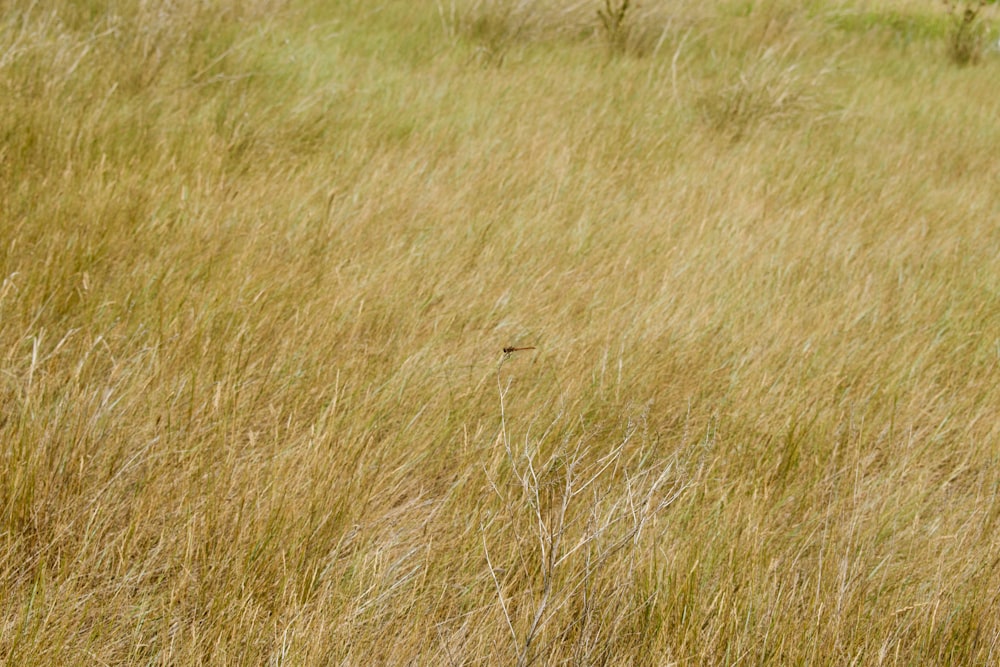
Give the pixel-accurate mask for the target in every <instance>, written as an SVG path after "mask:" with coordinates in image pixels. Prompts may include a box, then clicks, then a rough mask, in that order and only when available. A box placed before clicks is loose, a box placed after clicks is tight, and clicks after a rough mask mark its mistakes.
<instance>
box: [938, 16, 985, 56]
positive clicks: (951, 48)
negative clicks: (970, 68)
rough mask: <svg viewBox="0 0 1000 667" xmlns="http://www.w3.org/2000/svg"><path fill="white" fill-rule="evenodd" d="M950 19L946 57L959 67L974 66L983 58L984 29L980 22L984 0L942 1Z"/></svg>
mask: <svg viewBox="0 0 1000 667" xmlns="http://www.w3.org/2000/svg"><path fill="white" fill-rule="evenodd" d="M942 2H944V4H945V7H947V8H948V14H949V15H950V16H951V18H952V25H951V29H950V30H949V31H948V57H949V58H951V60H952V62H954V63H955V64H956V65H959V66H963V67H964V66H965V65H975V64H976V63H978V62H979V61H980V60H982V57H983V51H984V47H985V44H986V28H985V26H984V25H983V21H982V20H981V14H982V11H983V8H984V7H985V6H986V0H976V1H975V2H969V1H967V0H966V1H964V2H963V1H960V0H942Z"/></svg>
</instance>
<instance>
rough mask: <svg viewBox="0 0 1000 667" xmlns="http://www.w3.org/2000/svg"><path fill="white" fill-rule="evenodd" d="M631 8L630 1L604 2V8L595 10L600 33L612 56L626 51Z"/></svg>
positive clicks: (615, 0) (629, 30) (608, 0)
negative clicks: (599, 21)
mask: <svg viewBox="0 0 1000 667" xmlns="http://www.w3.org/2000/svg"><path fill="white" fill-rule="evenodd" d="M631 8H632V3H631V1H630V0H604V8H603V9H598V10H597V17H598V18H599V19H600V20H601V29H602V33H603V35H604V38H605V40H606V41H607V44H608V49H609V50H610V51H611V53H612V54H613V55H619V54H622V53H625V51H626V50H627V49H628V44H629V33H630V32H631V25H630V23H631V21H630V17H631V12H630V10H631Z"/></svg>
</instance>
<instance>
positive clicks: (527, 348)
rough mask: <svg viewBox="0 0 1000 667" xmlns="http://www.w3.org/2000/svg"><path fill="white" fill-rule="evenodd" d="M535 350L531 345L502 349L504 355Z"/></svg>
mask: <svg viewBox="0 0 1000 667" xmlns="http://www.w3.org/2000/svg"><path fill="white" fill-rule="evenodd" d="M535 349H537V348H536V347H535V346H533V345H530V346H528V347H505V348H504V349H503V353H504V354H511V353H513V352H524V351H525V350H535Z"/></svg>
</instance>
